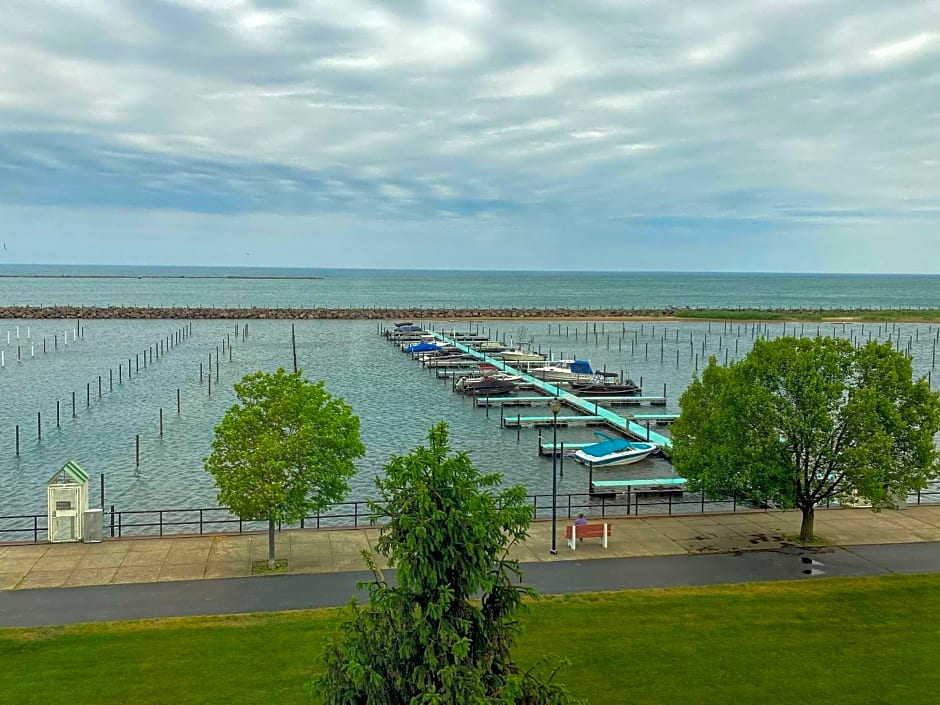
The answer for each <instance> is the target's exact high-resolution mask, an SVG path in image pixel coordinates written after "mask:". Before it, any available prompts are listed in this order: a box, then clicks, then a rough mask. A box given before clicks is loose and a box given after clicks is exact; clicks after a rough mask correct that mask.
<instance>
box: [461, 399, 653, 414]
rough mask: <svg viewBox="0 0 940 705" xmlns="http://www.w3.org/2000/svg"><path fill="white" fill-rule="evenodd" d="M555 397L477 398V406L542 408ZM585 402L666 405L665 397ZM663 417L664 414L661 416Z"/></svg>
mask: <svg viewBox="0 0 940 705" xmlns="http://www.w3.org/2000/svg"><path fill="white" fill-rule="evenodd" d="M553 398H554V397H547V396H538V397H485V396H484V397H477V401H476V402H475V403H476V405H477V406H541V405H543V404H544V405H548V404H550V403H551V401H552V399H553ZM581 399H583V400H584V401H589V402H591V403H592V404H593V405H598V406H599V405H600V404H606V405H607V406H614V405H620V406H638V405H640V404H644V403H646V404H649V405H650V406H662V405H664V404H665V403H666V400H665V398H664V397H628V396H623V397H621V396H613V395H611V396H603V397H581ZM660 416H662V414H660Z"/></svg>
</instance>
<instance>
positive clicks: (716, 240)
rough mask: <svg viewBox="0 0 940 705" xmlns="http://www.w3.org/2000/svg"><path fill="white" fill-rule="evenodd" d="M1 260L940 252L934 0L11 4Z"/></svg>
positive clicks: (930, 268)
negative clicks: (910, 0) (904, 0)
mask: <svg viewBox="0 0 940 705" xmlns="http://www.w3.org/2000/svg"><path fill="white" fill-rule="evenodd" d="M3 6H4V12H3V15H4V21H3V22H2V23H0V239H2V240H3V242H4V243H5V247H6V249H5V250H3V249H0V265H2V264H5V263H128V264H220V265H285V266H288V265H290V266H309V267H322V266H339V267H342V266H351V267H434V268H487V269H504V268H519V269H605V270H621V269H623V270H731V271H752V270H753V271H847V272H853V271H855V272H885V271H888V272H936V273H940V2H937V1H936V0H933V1H926V2H902V1H901V0H891V1H888V0H843V1H838V2H837V1H832V2H822V1H814V0H802V1H800V0H774V1H770V0H767V1H760V0H734V1H731V2H725V1H721V0H708V2H703V1H701V0H697V1H695V2H671V1H667V0H578V1H577V2H553V3H546V2H543V1H542V0H538V1H536V0H506V1H505V2H495V1H488V0H436V1H425V2H419V1H418V0H405V1H401V2H395V1H394V0H388V1H386V2H379V1H376V2H369V1H368V0H322V1H320V0H168V1H158V0H58V1H52V0H4V2H3Z"/></svg>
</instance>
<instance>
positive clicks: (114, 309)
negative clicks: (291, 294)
mask: <svg viewBox="0 0 940 705" xmlns="http://www.w3.org/2000/svg"><path fill="white" fill-rule="evenodd" d="M675 314H676V310H675V309H649V310H639V309H614V308H603V309H570V308H510V309H505V308H481V309H469V308H203V307H191V308H186V307H173V308H138V307H134V306H107V307H93V306H42V307H38V306H4V307H0V319H4V318H6V319H12V318H27V319H67V318H84V319H89V320H92V319H154V320H158V319H186V320H200V319H239V320H245V319H258V320H266V319H267V320H351V321H352V320H359V321H361V320H396V321H399V320H405V319H414V318H416V319H425V320H426V319H435V320H439V319H483V320H490V319H502V318H509V319H511V318H530V319H532V318H551V319H565V318H567V319H591V320H595V319H602V318H644V317H653V318H669V317H672V316H674V315H675Z"/></svg>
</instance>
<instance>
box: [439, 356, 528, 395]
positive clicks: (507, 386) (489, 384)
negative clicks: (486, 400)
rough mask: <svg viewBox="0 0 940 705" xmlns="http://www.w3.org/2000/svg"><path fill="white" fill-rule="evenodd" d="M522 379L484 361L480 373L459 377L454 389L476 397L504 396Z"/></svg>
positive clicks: (459, 392)
mask: <svg viewBox="0 0 940 705" xmlns="http://www.w3.org/2000/svg"><path fill="white" fill-rule="evenodd" d="M521 381H522V377H520V376H519V375H511V374H508V373H506V372H500V371H498V370H497V369H496V367H495V366H493V365H490V364H487V363H482V364H481V365H480V372H479V374H475V375H472V376H469V377H461V378H460V379H458V380H457V383H456V384H455V385H454V391H455V392H457V393H458V394H466V395H468V396H475V397H485V396H490V397H497V396H504V395H506V394H511V393H512V392H514V391H515V390H516V384H517V383H518V382H521Z"/></svg>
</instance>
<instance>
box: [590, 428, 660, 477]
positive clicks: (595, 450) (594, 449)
mask: <svg viewBox="0 0 940 705" xmlns="http://www.w3.org/2000/svg"><path fill="white" fill-rule="evenodd" d="M594 435H595V436H597V437H598V438H601V439H603V440H601V441H600V442H599V443H593V444H591V445H589V446H585V447H584V448H580V449H578V450H577V451H575V453H574V458H575V460H577V461H578V462H580V463H584V464H585V465H591V466H592V467H595V468H601V467H613V466H615V465H630V464H632V463H638V462H640V461H641V460H646V458H648V457H649V456H650V455H652V454H653V453H656V452H659V446H658V445H656V444H655V443H646V442H639V441H627V440H624V439H623V438H614V437H613V436H608V435H607V434H606V433H603V432H601V431H595V432H594Z"/></svg>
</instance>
